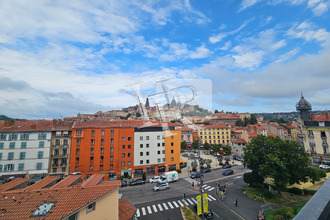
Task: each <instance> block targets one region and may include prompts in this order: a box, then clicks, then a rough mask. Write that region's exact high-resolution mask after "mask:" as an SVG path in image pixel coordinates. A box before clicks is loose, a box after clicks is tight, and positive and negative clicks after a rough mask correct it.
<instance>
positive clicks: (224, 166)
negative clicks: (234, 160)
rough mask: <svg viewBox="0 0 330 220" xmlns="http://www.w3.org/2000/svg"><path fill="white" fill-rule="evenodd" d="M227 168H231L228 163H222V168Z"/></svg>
mask: <svg viewBox="0 0 330 220" xmlns="http://www.w3.org/2000/svg"><path fill="white" fill-rule="evenodd" d="M228 168H231V165H230V164H227V163H226V164H224V165H223V166H222V169H228Z"/></svg>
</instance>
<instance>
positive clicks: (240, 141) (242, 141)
mask: <svg viewBox="0 0 330 220" xmlns="http://www.w3.org/2000/svg"><path fill="white" fill-rule="evenodd" d="M231 142H232V143H238V144H246V141H245V140H244V139H237V140H231Z"/></svg>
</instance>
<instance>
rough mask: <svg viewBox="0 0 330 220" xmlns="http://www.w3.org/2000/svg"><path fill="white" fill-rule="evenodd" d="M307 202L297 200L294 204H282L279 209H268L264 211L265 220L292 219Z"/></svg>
mask: <svg viewBox="0 0 330 220" xmlns="http://www.w3.org/2000/svg"><path fill="white" fill-rule="evenodd" d="M306 203H307V201H305V202H298V203H297V204H295V205H294V206H291V207H288V206H283V207H281V208H279V209H272V210H268V211H266V212H265V213H264V215H265V219H266V220H274V219H287V220H289V219H293V218H294V217H295V216H296V215H297V214H298V213H299V211H300V210H301V209H302V208H303V207H304V205H305V204H306Z"/></svg>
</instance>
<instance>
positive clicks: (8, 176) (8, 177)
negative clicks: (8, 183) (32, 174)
mask: <svg viewBox="0 0 330 220" xmlns="http://www.w3.org/2000/svg"><path fill="white" fill-rule="evenodd" d="M23 177H25V173H22V174H7V175H2V176H1V177H0V179H3V180H6V179H16V178H23Z"/></svg>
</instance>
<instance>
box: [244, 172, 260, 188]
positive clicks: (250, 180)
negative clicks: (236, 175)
mask: <svg viewBox="0 0 330 220" xmlns="http://www.w3.org/2000/svg"><path fill="white" fill-rule="evenodd" d="M243 180H244V182H246V183H247V184H249V185H250V186H257V185H260V184H261V183H262V182H263V181H264V179H263V178H262V176H260V175H259V174H258V173H256V172H250V173H244V178H243Z"/></svg>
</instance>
